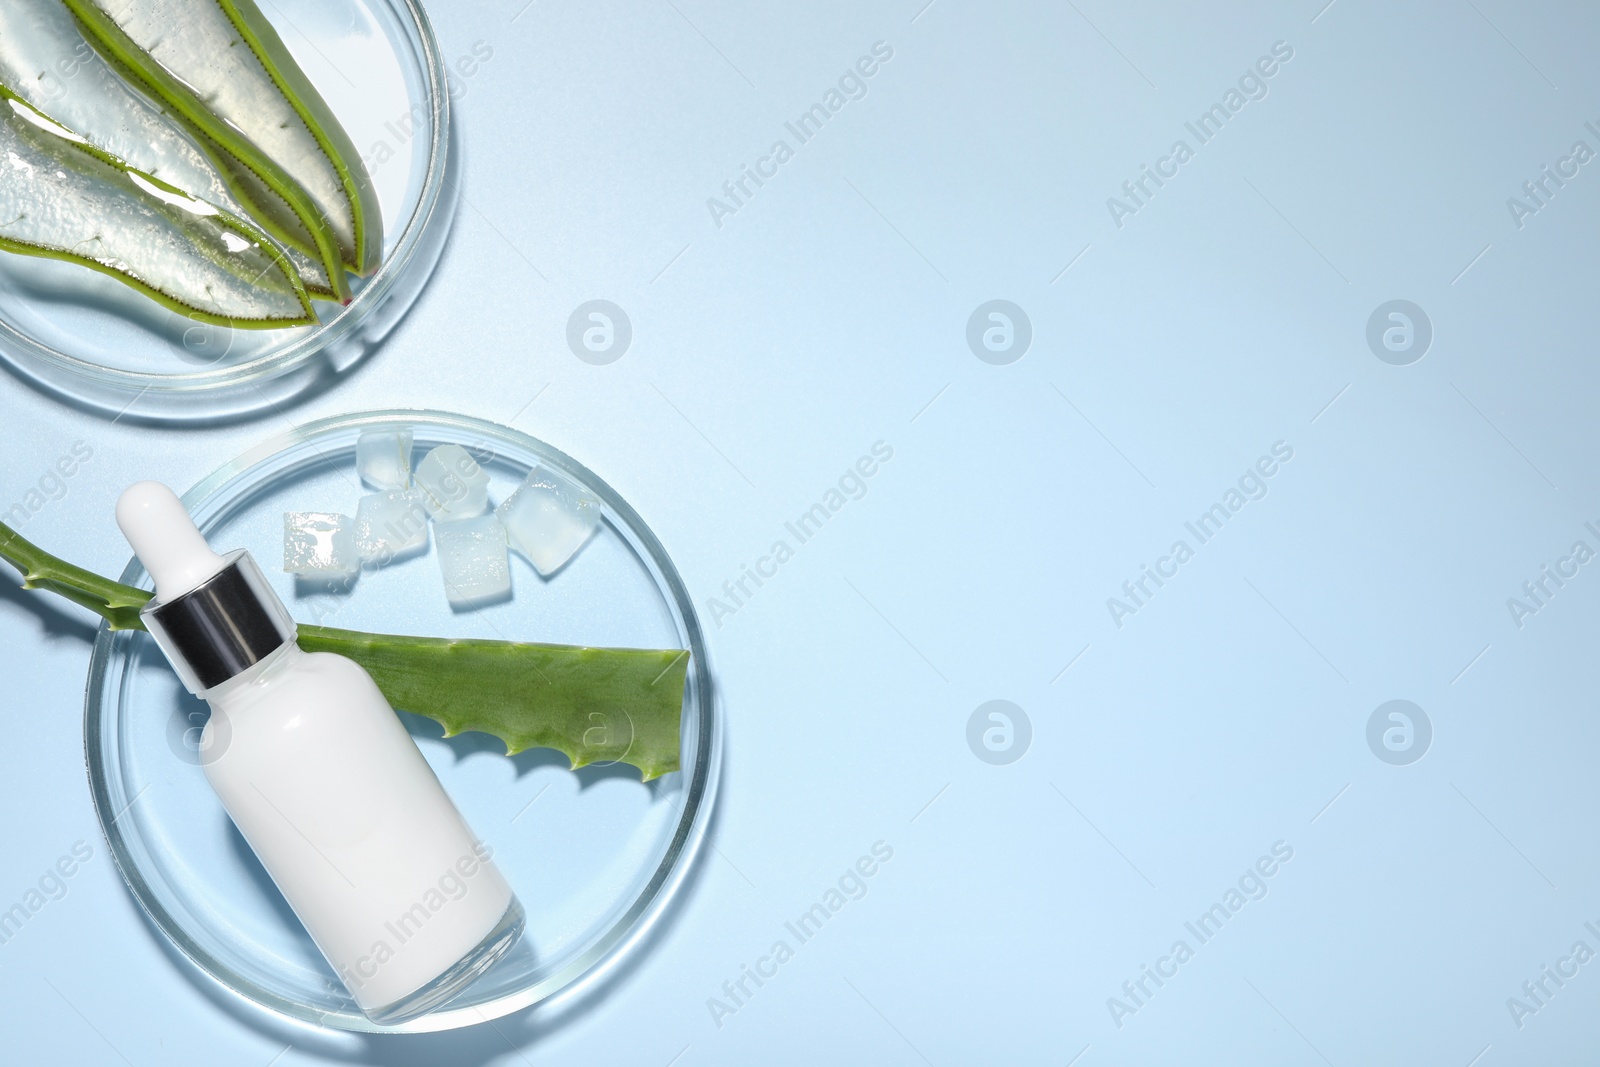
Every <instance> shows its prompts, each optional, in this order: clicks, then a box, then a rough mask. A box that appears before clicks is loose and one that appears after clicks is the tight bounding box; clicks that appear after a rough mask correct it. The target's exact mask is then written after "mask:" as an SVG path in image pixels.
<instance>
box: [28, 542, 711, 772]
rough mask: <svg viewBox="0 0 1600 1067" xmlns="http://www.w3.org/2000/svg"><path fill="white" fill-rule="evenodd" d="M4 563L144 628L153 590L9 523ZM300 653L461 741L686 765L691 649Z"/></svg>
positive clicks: (328, 645)
mask: <svg viewBox="0 0 1600 1067" xmlns="http://www.w3.org/2000/svg"><path fill="white" fill-rule="evenodd" d="M0 559H4V560H5V561H6V562H8V563H10V564H11V565H12V566H14V567H16V568H17V570H19V571H21V572H22V576H23V587H24V588H26V589H43V590H48V591H49V592H52V593H56V594H58V595H60V596H63V597H65V598H67V599H68V600H70V601H72V602H73V603H75V604H79V605H81V606H82V607H85V608H88V609H89V610H90V611H93V612H94V613H96V614H97V615H99V616H101V617H102V618H104V619H105V620H106V622H107V623H108V624H109V626H110V628H111V629H113V630H142V629H144V623H143V622H142V621H141V620H140V618H139V609H140V608H142V607H143V606H144V605H145V603H146V602H147V601H148V600H149V599H150V594H149V593H148V592H146V591H145V590H143V589H136V588H134V587H133V586H131V585H124V584H122V583H121V582H114V581H112V580H111V579H109V578H103V577H101V576H100V575H98V574H95V573H93V572H91V571H87V570H84V569H83V568H82V567H75V566H73V565H72V564H70V563H67V562H65V561H64V560H61V559H58V558H57V557H55V556H52V555H51V554H50V553H48V552H45V551H44V550H43V549H41V548H39V547H38V546H36V545H34V544H32V543H31V542H29V541H28V540H27V539H26V538H24V537H23V536H22V535H21V534H19V533H17V532H16V531H15V530H13V529H12V528H11V527H9V526H7V525H5V524H4V523H0ZM299 644H300V647H301V648H303V649H305V650H306V651H308V652H336V653H338V654H340V655H342V656H348V657H349V658H350V659H353V660H355V661H356V662H357V663H359V664H361V666H362V667H364V668H366V670H367V673H368V674H370V675H372V679H373V681H375V682H377V683H378V688H379V689H381V690H382V691H383V694H384V696H385V697H387V698H388V700H389V703H390V704H392V705H393V706H395V707H397V708H402V709H404V710H406V711H410V712H413V713H415V714H418V715H423V716H426V717H427V718H430V719H433V720H434V721H435V722H437V723H439V724H440V725H441V726H443V727H444V731H445V736H446V737H452V736H454V735H456V734H459V733H464V732H466V731H469V730H478V731H482V732H484V733H487V734H492V735H493V736H495V737H498V738H500V740H501V741H503V742H505V745H506V752H507V753H508V754H514V753H517V752H521V751H522V750H524V749H527V748H535V747H538V748H553V749H556V750H558V751H560V752H562V753H563V754H565V755H566V757H567V758H568V759H569V760H570V761H571V762H572V766H573V768H574V769H576V768H578V767H583V766H587V765H589V764H595V763H626V764H629V765H630V766H633V767H637V768H639V770H640V772H641V774H642V776H643V780H644V781H649V780H650V779H652V778H657V777H659V776H661V775H663V774H668V773H670V772H672V771H675V770H677V769H678V767H679V744H678V739H679V722H680V719H681V717H682V714H683V686H684V679H685V677H686V676H687V673H688V669H689V653H688V652H684V651H677V650H670V649H669V650H656V649H631V648H580V647H575V646H572V645H546V644H531V643H524V642H517V641H474V640H451V639H448V638H436V637H401V636H394V635H389V634H369V633H359V632H356V631H353V630H335V629H329V628H327V627H322V626H301V627H300V628H299Z"/></svg>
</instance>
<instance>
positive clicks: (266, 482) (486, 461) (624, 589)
mask: <svg viewBox="0 0 1600 1067" xmlns="http://www.w3.org/2000/svg"><path fill="white" fill-rule="evenodd" d="M399 426H409V427H411V428H412V430H413V432H414V434H415V442H416V453H415V454H416V456H418V457H420V456H421V455H422V454H424V452H425V451H426V450H427V449H429V448H431V447H434V446H436V445H440V444H446V443H455V444H459V445H462V446H463V447H465V448H467V449H468V450H469V451H472V452H474V454H475V455H477V456H478V457H479V460H480V463H481V464H482V465H483V467H484V469H485V470H487V471H488V472H489V473H490V477H491V483H490V498H491V500H492V501H499V500H502V499H504V497H505V496H506V495H507V494H508V493H509V492H510V491H511V490H512V489H513V488H515V486H516V485H517V484H518V483H519V482H520V481H521V480H522V479H523V477H525V476H526V474H527V472H528V471H529V470H530V469H531V468H532V467H533V466H534V465H535V464H540V465H543V466H545V467H549V468H554V469H556V470H558V471H559V472H561V473H563V474H565V475H566V476H567V477H568V478H570V479H572V480H573V481H575V482H577V483H578V484H580V485H582V486H586V487H587V488H589V489H590V490H592V491H593V492H594V493H595V494H596V495H597V496H598V497H599V498H600V500H601V501H602V502H603V505H604V521H603V523H602V524H601V527H600V529H599V531H598V532H597V533H596V535H595V537H594V538H593V539H591V540H590V541H589V543H588V544H587V545H586V546H585V547H584V548H583V549H582V550H581V551H580V552H579V553H578V555H577V556H576V557H575V558H573V559H572V561H571V562H570V563H568V564H567V566H566V567H565V568H563V569H562V570H561V571H558V572H557V573H556V574H555V575H554V576H553V577H551V578H550V579H549V580H542V579H541V578H540V577H539V576H538V574H537V572H535V571H534V570H533V568H532V567H531V566H528V565H527V563H526V561H524V560H522V559H521V558H520V557H519V556H516V555H515V554H513V560H512V579H513V586H514V590H513V596H512V598H511V599H510V600H509V601H505V602H503V603H500V604H496V605H493V606H490V607H485V608H482V609H479V610H476V611H470V612H463V613H455V612H452V611H451V609H450V608H449V606H448V604H447V602H446V599H445V596H444V591H443V586H442V584H441V579H440V576H439V573H438V560H437V557H436V554H435V549H433V548H432V546H431V545H430V547H429V549H428V551H427V552H426V553H425V554H424V555H420V556H415V557H412V558H410V559H406V560H402V561H399V562H395V563H392V564H390V565H389V566H386V567H383V568H380V569H378V570H376V571H367V572H364V573H362V574H361V575H360V577H359V578H358V580H357V581H356V583H355V585H354V587H353V589H352V590H351V591H350V592H349V593H348V594H340V593H333V592H330V591H329V590H327V589H326V588H318V587H305V586H300V585H297V584H296V579H294V578H292V577H291V576H289V575H286V574H283V573H281V571H280V570H279V564H280V562H281V552H282V543H283V542H282V538H283V513H284V512H285V511H286V510H293V511H338V512H344V513H346V514H349V513H350V509H351V508H353V507H354V505H355V501H356V499H357V497H358V496H359V494H360V493H361V492H362V489H361V488H360V487H359V485H358V483H357V479H356V474H355V443H356V437H357V435H359V434H360V433H361V431H363V430H367V429H375V428H385V427H399ZM184 502H185V504H186V505H187V506H188V508H189V510H190V513H191V514H192V515H193V516H194V518H195V520H196V522H197V523H198V524H199V525H200V528H201V529H202V530H203V531H204V532H205V533H206V536H207V537H208V538H209V539H210V540H211V541H212V543H213V544H215V545H217V546H219V547H221V546H226V547H228V548H248V549H250V550H251V552H252V554H254V555H255V556H256V559H257V561H258V562H260V563H261V565H262V568H263V570H264V571H266V572H267V573H268V575H269V577H270V578H271V580H272V582H273V584H274V587H275V588H276V589H277V590H278V592H279V593H280V594H281V595H282V596H283V597H284V601H285V603H287V604H288V605H289V607H290V610H291V611H292V612H293V613H294V615H295V617H296V618H297V619H298V620H300V621H301V622H306V623H320V624H323V625H329V626H338V627H344V628H348V629H357V630H371V631H376V632H382V633H409V634H426V635H437V636H445V637H488V638H505V639H513V640H537V641H551V642H559V643H567V644H578V645H594V646H613V647H642V648H683V649H688V650H689V651H690V653H691V655H692V659H691V663H690V667H689V674H688V679H687V681H686V686H685V693H684V708H683V719H682V734H681V745H682V769H681V770H678V771H675V772H673V773H671V774H667V775H663V776H662V777H660V778H657V779H655V780H654V781H651V782H648V783H641V782H640V781H639V774H638V772H637V771H636V770H634V769H633V768H632V767H628V766H625V765H613V766H610V767H602V766H594V767H586V768H583V769H582V770H579V771H572V770H569V769H568V766H567V760H566V757H564V756H562V755H560V754H558V753H556V752H553V751H550V750H547V749H535V750H530V751H527V752H523V753H519V754H518V755H516V756H514V757H507V756H506V755H505V753H504V746H503V745H501V743H500V742H499V741H498V740H496V739H494V738H492V737H489V736H488V735H486V734H478V733H467V734H461V735H458V736H457V737H454V738H450V739H444V738H442V737H441V733H442V731H441V730H440V729H439V727H438V726H437V725H436V724H434V723H433V722H432V721H431V720H428V719H423V718H421V717H419V716H414V715H409V714H404V715H402V716H401V717H402V719H404V720H405V722H406V725H407V728H408V729H409V730H410V731H411V733H412V736H413V737H415V738H416V740H417V743H418V745H419V747H420V748H421V749H422V752H423V755H424V756H425V757H426V758H427V760H428V762H429V763H430V764H431V765H432V766H433V768H434V769H435V771H436V772H437V773H438V775H439V778H440V780H441V781H442V782H443V783H444V786H445V788H446V789H447V790H448V791H449V793H450V795H451V797H452V798H453V799H454V800H455V802H456V804H457V806H458V807H459V808H460V809H461V812H462V814H463V815H464V816H465V817H466V820H467V823H468V824H469V825H470V826H471V827H472V828H473V830H474V832H476V833H477V834H478V835H479V836H480V837H482V838H483V839H484V840H485V841H486V842H487V843H488V844H489V845H490V846H491V847H492V848H493V849H494V855H495V860H496V862H497V863H498V864H499V865H500V867H501V869H502V870H503V871H504V873H505V875H506V877H507V879H508V880H510V882H511V884H512V888H513V889H514V890H515V891H516V893H517V895H518V897H519V898H520V900H521V902H522V904H523V907H524V908H525V909H526V911H527V928H526V932H525V933H524V936H523V938H522V940H521V942H520V943H519V944H518V945H517V947H516V948H515V949H514V950H513V951H512V953H511V954H510V955H509V956H507V957H506V958H505V959H504V960H502V961H500V962H499V963H498V964H496V965H495V967H494V968H493V969H492V970H490V971H489V972H488V973H487V974H486V975H484V977H482V978H481V979H479V980H478V981H477V982H476V983H475V984H473V985H472V986H470V987H469V988H468V989H467V990H466V991H465V992H464V993H463V994H462V995H461V996H460V997H458V998H457V999H456V1000H454V1001H452V1002H450V1003H449V1004H447V1005H445V1006H443V1007H441V1008H439V1009H437V1010H436V1011H434V1012H433V1013H432V1014H429V1015H425V1016H423V1017H421V1018H419V1019H414V1020H411V1021H409V1022H406V1023H402V1024H400V1025H397V1026H392V1027H385V1026H378V1025H375V1024H373V1023H372V1022H370V1021H368V1020H367V1018H366V1017H365V1016H364V1015H362V1014H361V1012H360V1010H359V1009H357V1008H356V1006H355V1004H354V1002H353V1001H352V1000H351V999H350V997H349V995H348V994H347V993H346V992H345V990H344V988H343V986H342V985H341V984H340V983H339V981H338V979H337V978H336V977H335V976H334V974H333V972H332V970H331V969H330V968H329V966H328V965H327V963H326V961H325V960H324V959H323V958H322V956H321V954H320V953H319V952H318V951H317V949H316V946H315V945H314V944H313V943H312V941H311V939H310V937H309V936H308V935H307V934H306V932H305V930H304V928H303V927H301V925H300V923H299V921H298V920H297V919H296V918H295V917H294V914H293V913H292V912H291V911H289V909H288V905H287V903H286V902H285V901H284V900H283V898H282V896H281V895H280V894H279V893H278V891H277V889H276V888H275V887H274V886H273V884H272V882H271V880H270V878H269V877H268V876H267V874H266V872H265V871H264V870H263V869H262V867H261V865H260V863H259V861H258V860H257V859H256V858H255V855H254V853H253V852H252V851H251V850H250V848H249V846H248V845H247V844H246V843H245V842H244V840H243V838H242V837H241V836H240V835H239V833H238V831H237V830H236V829H234V826H233V823H232V821H231V820H230V819H229V818H228V816H227V813H226V812H225V810H224V809H223V807H222V805H221V802H220V801H219V800H218V799H217V797H216V795H215V794H214V793H213V792H212V791H211V788H210V786H209V785H208V783H207V782H206V780H205V777H204V775H203V773H202V771H201V768H200V765H199V758H198V751H197V747H196V746H197V742H198V738H199V731H200V728H201V727H202V726H203V725H204V723H205V722H206V718H207V715H208V709H207V707H206V705H205V704H204V703H203V702H201V701H199V700H197V699H196V698H194V697H192V696H190V695H189V694H188V693H187V692H186V691H184V690H183V688H182V687H181V685H180V684H179V682H178V680H177V676H176V675H174V674H173V672H172V671H171V669H170V668H169V667H168V666H167V665H166V663H165V661H164V660H163V659H162V657H161V653H160V652H159V650H157V649H156V648H155V645H154V643H153V642H152V641H151V640H150V638H149V636H148V635H147V634H144V633H142V632H137V631H121V632H117V633H112V632H111V631H109V630H106V629H102V630H101V632H100V634H99V635H98V637H97V638H96V640H95V645H94V651H93V654H92V657H91V660H90V667H89V679H88V685H87V689H86V698H85V753H86V762H87V764H88V772H89V784H90V789H91V792H92V794H93V798H94V804H95V810H96V812H97V814H98V816H99V819H100V824H101V827H102V829H103V830H104V832H105V836H106V841H107V844H108V846H109V849H110V852H111V855H112V857H113V859H114V860H115V862H116V865H117V868H118V870H119V871H120V872H121V873H122V876H123V878H124V880H125V881H126V882H127V884H128V888H129V889H130V890H131V891H132V893H133V896H134V897H135V899H136V900H137V901H138V902H139V904H140V906H141V907H143V909H144V910H145V912H146V913H147V914H148V915H149V917H150V918H151V920H152V921H153V922H154V923H155V925H156V926H157V927H159V928H160V929H161V931H162V932H163V933H164V934H165V935H166V936H167V937H168V938H170V939H171V940H172V942H173V944H174V945H176V946H177V947H178V949H180V950H181V951H182V952H183V953H184V954H185V955H187V956H188V957H189V959H191V960H192V961H193V962H194V963H195V964H196V965H197V966H198V967H199V968H200V969H201V970H202V971H204V972H205V973H206V974H208V975H210V977H211V978H213V979H215V980H216V981H217V982H219V983H221V984H222V985H223V986H224V987H226V988H228V989H231V990H233V991H234V992H235V993H237V994H239V995H241V996H243V997H246V998H248V999H249V1000H251V1001H254V1002H255V1003H257V1004H259V1005H261V1006H263V1007H265V1008H267V1009H269V1010H271V1011H275V1012H278V1013H280V1014H282V1015H285V1016H289V1017H291V1018H294V1019H298V1020H303V1021H306V1022H310V1023H314V1024H316V1025H320V1026H326V1027H332V1028H336V1029H342V1030H353V1031H364V1032H378V1033H390V1032H425V1031H437V1030H447V1029H453V1028H456V1027H461V1026H468V1025H473V1024H477V1023H481V1022H484V1021H485V1020H489V1019H495V1018H498V1017H500V1016H502V1015H505V1014H507V1013H509V1012H512V1011H515V1010H518V1009H520V1008H524V1007H527V1006H528V1005H531V1004H534V1003H537V1002H539V1001H541V1000H545V999H546V998H549V997H551V996H553V995H555V994H556V993H558V992H559V993H564V994H569V995H574V996H581V995H583V994H584V993H585V992H587V991H588V990H589V989H590V988H592V987H593V986H594V985H596V984H597V983H598V980H599V979H600V977H601V976H602V975H603V974H604V973H606V972H608V971H610V970H612V969H613V968H614V967H615V966H616V965H617V964H619V963H620V962H622V961H623V960H624V959H625V958H627V956H628V955H629V954H630V953H631V952H632V951H633V950H635V949H637V947H638V946H639V945H640V943H641V941H642V940H643V939H644V938H645V936H646V934H647V933H648V932H649V931H650V930H651V929H652V928H653V927H654V926H655V924H656V923H657V922H658V921H659V919H660V917H661V915H662V913H663V910H664V908H665V907H666V906H667V904H668V902H669V901H670V899H671V898H672V897H673V895H674V894H675V893H676V892H677V891H678V890H679V889H680V888H681V886H682V884H683V882H684V879H685V876H686V875H687V872H688V870H689V867H690V865H691V864H692V862H693V860H694V856H695V854H696V853H697V851H698V849H699V845H700V843H701V841H702V840H703V836H704V833H705V829H706V826H707V822H708V819H709V817H710V813H711V807H712V799H713V797H714V795H715V793H716V784H717V778H718V767H719V760H720V734H721V729H720V719H719V715H718V713H717V711H716V709H715V701H714V696H713V691H712V685H711V675H710V671H709V668H708V664H707V660H706V651H705V645H704V642H703V639H702V633H701V629H700V625H699V622H698V620H697V618H696V616H695V613H694V607H693V604H692V602H691V600H690V599H689V596H688V593H687V591H686V590H685V589H684V586H683V583H682V581H681V580H680V579H679V577H678V574H677V572H676V570H675V569H674V568H673V565H672V562H671V560H669V559H668V558H667V555H666V552H665V550H664V549H663V548H662V547H661V544H660V542H658V541H657V540H656V538H655V536H654V535H653V534H652V533H651V532H650V530H649V528H648V527H646V526H645V524H644V522H643V520H642V519H640V518H639V516H638V515H637V514H636V513H635V512H634V510H633V509H632V508H630V507H629V506H628V504H627V503H626V502H625V501H624V500H622V498H621V497H619V496H618V495H617V494H616V492H615V491H614V490H613V489H611V487H610V486H608V485H606V484H605V483H604V482H603V481H601V480H600V479H598V478H596V477H595V476H594V475H593V474H591V473H590V472H589V471H588V470H586V469H584V468H583V467H582V466H580V465H579V464H578V463H576V462H575V461H574V460H572V459H571V458H569V457H568V456H566V455H564V454H562V453H561V452H559V451H557V450H555V449H554V448H551V447H550V446H549V445H546V444H543V443H541V442H539V441H537V440H534V439H533V438H531V437H529V436H527V435H525V434H522V433H519V432H517V431H515V430H511V429H507V428H505V427H502V426H497V425H495V424H493V423H488V422H482V421H479V420H476V419H469V418H465V417H461V416H457V415H448V414H441V413H437V412H423V411H379V412H372V413H369V414H361V415H351V416H340V417H337V418H332V419H326V420H323V421H320V422H316V423H311V424H308V425H306V426H305V427H304V428H303V429H302V430H300V431H298V432H296V433H294V434H292V435H289V436H286V437H282V438H279V439H276V440H273V441H269V442H266V443H265V444H263V445H261V446H259V447H257V448H255V449H252V450H251V451H249V452H247V453H246V454H244V455H243V456H240V457H239V458H238V459H236V460H234V461H233V462H231V463H229V464H227V465H226V466H224V467H222V468H221V469H220V470H218V471H216V472H215V473H214V474H212V475H211V476H210V477H208V478H206V479H205V480H204V481H202V482H201V483H200V484H199V485H197V486H195V487H194V489H192V490H190V492H189V493H188V494H187V495H185V497H184ZM110 521H111V518H110V515H109V512H108V514H107V522H108V523H109V522H110ZM122 580H123V581H125V582H128V583H129V584H132V585H140V586H142V587H144V588H149V580H148V577H147V576H146V575H145V573H144V570H143V569H142V568H141V567H140V566H139V565H138V562H137V561H134V562H133V563H130V564H129V566H128V569H127V570H126V571H125V572H124V573H123V575H122Z"/></svg>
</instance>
